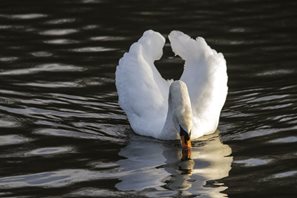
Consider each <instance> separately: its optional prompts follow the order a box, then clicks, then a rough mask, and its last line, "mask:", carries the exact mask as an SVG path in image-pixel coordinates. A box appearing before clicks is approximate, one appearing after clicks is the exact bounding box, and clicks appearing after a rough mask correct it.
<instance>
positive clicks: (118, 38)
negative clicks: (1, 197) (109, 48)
mask: <svg viewBox="0 0 297 198" xmlns="http://www.w3.org/2000/svg"><path fill="white" fill-rule="evenodd" d="M126 39H127V38H125V37H121V36H94V37H91V38H90V40H91V41H123V40H126Z"/></svg>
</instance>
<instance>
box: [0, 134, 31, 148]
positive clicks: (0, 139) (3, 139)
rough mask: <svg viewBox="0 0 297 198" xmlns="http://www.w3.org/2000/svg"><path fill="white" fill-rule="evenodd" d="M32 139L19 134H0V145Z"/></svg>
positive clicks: (25, 141)
mask: <svg viewBox="0 0 297 198" xmlns="http://www.w3.org/2000/svg"><path fill="white" fill-rule="evenodd" d="M30 141H32V139H30V138H27V137H24V136H21V135H1V136H0V146H8V145H15V144H23V143H27V142H30Z"/></svg>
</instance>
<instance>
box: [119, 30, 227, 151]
mask: <svg viewBox="0 0 297 198" xmlns="http://www.w3.org/2000/svg"><path fill="white" fill-rule="evenodd" d="M169 40H170V43H171V47H172V50H173V52H174V53H175V54H176V55H179V56H180V57H181V58H182V59H184V60H185V67H184V72H183V74H182V76H181V79H180V80H179V81H173V80H165V79H164V78H162V76H161V75H160V73H159V72H158V70H157V69H156V67H155V65H154V61H155V60H158V59H160V58H161V56H162V54H163V46H164V44H165V39H164V37H163V36H162V35H161V34H160V33H158V32H155V31H152V30H148V31H145V32H144V33H143V36H142V37H141V38H140V39H139V40H138V41H137V42H135V43H134V44H132V46H131V47H130V50H129V52H127V53H125V54H124V56H123V57H122V58H121V59H120V60H119V64H118V66H117V68H116V88H117V92H118V96H119V104H120V106H121V108H122V109H123V110H124V111H125V113H126V115H127V117H128V120H129V122H130V125H131V127H132V129H133V130H134V132H135V133H137V134H139V135H144V136H150V137H154V138H157V139H162V140H173V139H178V138H180V139H181V143H182V147H183V148H188V147H191V142H190V141H188V140H190V138H191V139H196V138H199V137H201V136H203V135H206V134H210V133H213V132H215V130H216V129H217V126H218V122H219V117H220V112H221V109H222V107H223V105H224V103H225V100H226V96H227V90H228V87H227V81H228V76H227V68H226V61H225V59H224V56H223V54H222V53H217V52H216V51H215V50H213V49H211V48H210V47H209V46H208V45H207V43H206V42H205V40H204V39H203V38H202V37H198V38H197V39H196V40H194V39H192V38H190V37H189V36H188V35H186V34H184V33H182V32H180V31H172V32H171V33H170V34H169Z"/></svg>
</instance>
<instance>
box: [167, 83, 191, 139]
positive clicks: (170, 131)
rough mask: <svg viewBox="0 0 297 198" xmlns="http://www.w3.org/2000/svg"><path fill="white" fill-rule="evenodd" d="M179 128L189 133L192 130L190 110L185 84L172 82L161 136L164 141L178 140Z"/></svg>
mask: <svg viewBox="0 0 297 198" xmlns="http://www.w3.org/2000/svg"><path fill="white" fill-rule="evenodd" d="M180 127H181V128H183V129H184V130H186V131H187V132H190V131H191V129H192V108H191V101H190V97H189V93H188V89H187V86H186V84H185V83H184V82H183V81H180V80H179V81H174V82H173V83H171V85H170V89H169V97H168V112H167V117H166V121H165V124H164V127H163V129H162V136H163V137H164V139H178V138H179V130H180Z"/></svg>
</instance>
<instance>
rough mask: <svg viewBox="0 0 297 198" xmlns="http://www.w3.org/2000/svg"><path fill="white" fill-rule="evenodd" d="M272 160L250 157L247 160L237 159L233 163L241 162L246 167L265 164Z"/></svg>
mask: <svg viewBox="0 0 297 198" xmlns="http://www.w3.org/2000/svg"><path fill="white" fill-rule="evenodd" d="M270 162H272V159H260V158H249V159H245V160H236V161H234V162H233V163H235V164H240V165H243V166H245V167H256V166H263V165H266V164H269V163H270Z"/></svg>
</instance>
